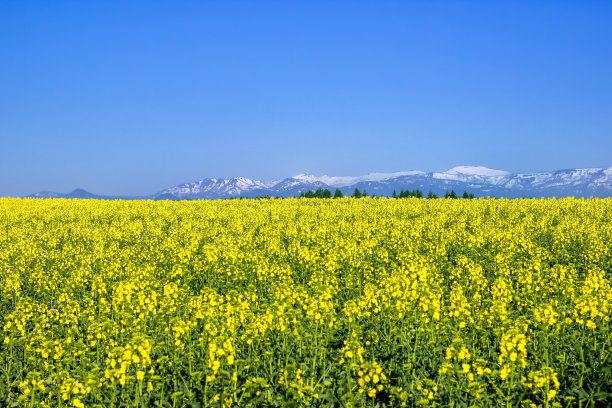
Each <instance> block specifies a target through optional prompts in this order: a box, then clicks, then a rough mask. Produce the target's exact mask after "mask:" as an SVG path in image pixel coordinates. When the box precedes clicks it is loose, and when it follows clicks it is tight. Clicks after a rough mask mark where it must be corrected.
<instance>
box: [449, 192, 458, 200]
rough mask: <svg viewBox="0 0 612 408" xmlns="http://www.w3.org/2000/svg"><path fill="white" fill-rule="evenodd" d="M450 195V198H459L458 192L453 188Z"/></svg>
mask: <svg viewBox="0 0 612 408" xmlns="http://www.w3.org/2000/svg"><path fill="white" fill-rule="evenodd" d="M449 197H450V198H457V193H455V190H451V192H450V195H449Z"/></svg>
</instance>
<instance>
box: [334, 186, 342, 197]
mask: <svg viewBox="0 0 612 408" xmlns="http://www.w3.org/2000/svg"><path fill="white" fill-rule="evenodd" d="M342 197H344V196H343V195H342V191H340V189H339V188H337V189H336V192H335V193H334V198H342Z"/></svg>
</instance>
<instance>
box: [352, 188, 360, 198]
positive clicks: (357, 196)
mask: <svg viewBox="0 0 612 408" xmlns="http://www.w3.org/2000/svg"><path fill="white" fill-rule="evenodd" d="M353 197H355V198H361V191H359V189H358V188H357V187H355V192H354V193H353Z"/></svg>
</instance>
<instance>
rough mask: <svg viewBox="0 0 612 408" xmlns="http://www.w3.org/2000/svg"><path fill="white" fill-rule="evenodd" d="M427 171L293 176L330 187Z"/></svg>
mask: <svg viewBox="0 0 612 408" xmlns="http://www.w3.org/2000/svg"><path fill="white" fill-rule="evenodd" d="M425 174H427V173H425V172H423V171H418V170H412V171H398V172H395V173H369V174H366V175H364V176H356V177H355V176H327V175H324V176H321V177H317V176H313V175H311V174H298V175H297V176H293V177H292V178H293V179H294V180H300V181H303V182H306V183H311V184H315V183H323V184H325V185H327V186H329V187H346V186H351V185H354V184H357V183H362V182H367V181H382V180H389V179H393V178H397V177H400V176H415V175H425Z"/></svg>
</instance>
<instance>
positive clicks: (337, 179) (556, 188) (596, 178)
mask: <svg viewBox="0 0 612 408" xmlns="http://www.w3.org/2000/svg"><path fill="white" fill-rule="evenodd" d="M317 188H329V189H336V188H339V189H341V190H343V193H344V194H350V193H352V192H353V191H354V189H355V188H359V189H367V191H368V193H370V194H376V195H379V196H380V195H386V196H390V195H391V194H392V192H393V191H394V190H396V191H400V190H402V189H404V190H413V189H417V188H418V189H420V190H421V191H423V192H428V191H433V192H434V193H436V194H438V195H440V194H444V192H445V191H450V190H455V191H456V192H458V193H459V192H463V191H468V192H470V193H474V194H475V195H476V196H491V197H508V198H512V197H551V196H556V197H563V196H579V197H589V196H596V197H608V196H611V195H612V167H607V168H599V167H598V168H586V169H565V170H557V171H549V172H538V173H527V174H513V173H510V172H508V171H504V170H495V169H490V168H487V167H484V166H457V167H453V168H452V169H449V170H447V171H444V172H439V173H435V172H434V173H427V172H424V171H419V170H411V171H399V172H394V173H376V172H375V173H368V174H365V175H362V176H328V175H323V176H315V175H313V174H307V173H301V174H298V175H295V176H293V177H288V178H285V179H282V180H277V181H272V182H263V181H259V180H253V179H250V178H246V177H234V178H231V179H217V178H204V179H201V180H198V181H195V182H192V183H183V184H179V185H176V186H174V187H170V188H167V189H165V190H162V191H160V192H158V193H156V194H153V195H151V196H146V197H133V198H136V199H137V198H148V199H172V200H174V199H216V198H231V197H262V196H282V197H294V196H298V195H299V194H300V192H303V191H307V190H316V189H317ZM30 197H37V198H62V197H63V198H103V199H112V198H119V197H108V196H98V195H95V194H93V193H90V192H88V191H85V190H84V189H82V188H78V189H76V190H74V191H72V192H71V193H68V194H62V193H55V192H50V191H42V192H39V193H35V194H32V195H31V196H30ZM124 198H126V199H129V197H124Z"/></svg>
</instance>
